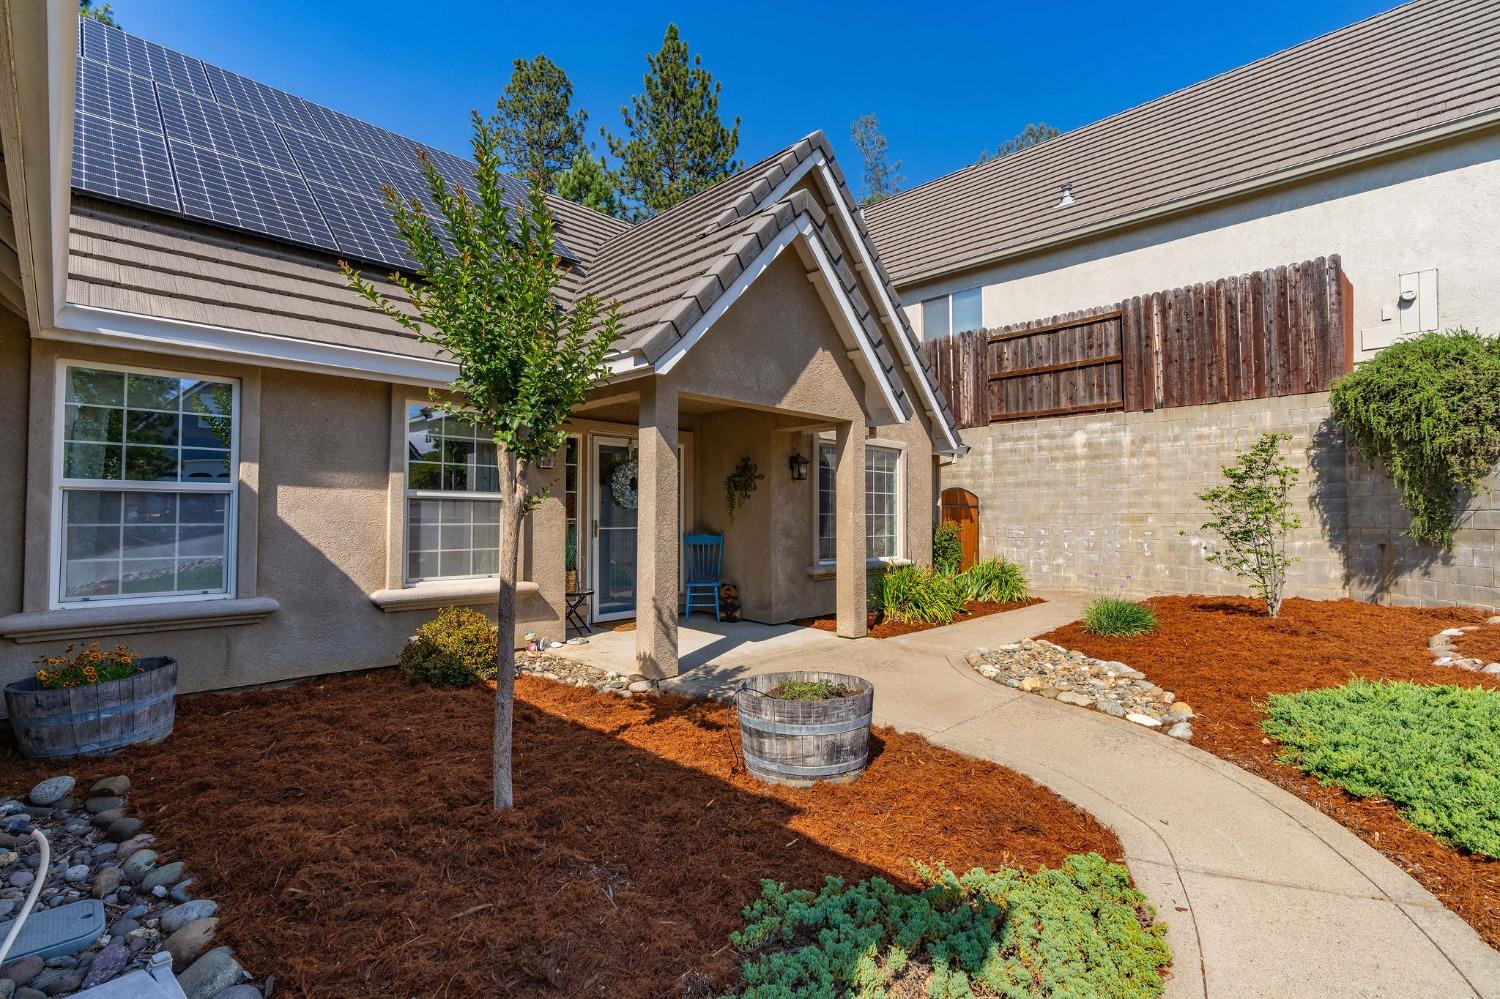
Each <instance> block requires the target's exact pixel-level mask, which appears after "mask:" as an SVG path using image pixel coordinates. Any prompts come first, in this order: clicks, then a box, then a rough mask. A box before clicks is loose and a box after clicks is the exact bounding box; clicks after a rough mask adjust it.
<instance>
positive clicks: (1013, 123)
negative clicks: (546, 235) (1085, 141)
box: [114, 0, 1393, 186]
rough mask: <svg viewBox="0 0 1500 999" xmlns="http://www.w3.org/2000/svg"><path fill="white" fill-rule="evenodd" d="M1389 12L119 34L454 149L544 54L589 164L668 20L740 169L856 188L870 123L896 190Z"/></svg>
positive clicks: (287, 3)
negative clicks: (817, 133)
mask: <svg viewBox="0 0 1500 999" xmlns="http://www.w3.org/2000/svg"><path fill="white" fill-rule="evenodd" d="M1391 6H1393V4H1392V3H1391V2H1389V0H1384V2H1381V0H1373V2H1372V0H1325V2H1323V3H1316V4H1314V3H1307V2H1305V0H1265V2H1255V3H1246V2H1240V3H1235V4H1224V5H1210V6H1208V7H1205V6H1204V5H1202V4H1201V3H1187V2H1184V0H1162V2H1159V3H1155V4H1129V5H1124V4H1118V3H1106V2H1097V0H1094V2H1081V3H1056V2H1053V3H1028V4H1005V5H989V4H979V3H968V4H936V3H929V4H923V5H920V6H916V5H898V4H892V3H885V2H869V3H852V2H846V3H843V4H839V5H824V4H820V3H813V2H801V3H789V2H762V3H755V4H738V3H728V4H725V3H712V4H707V3H694V4H675V5H673V4H657V3H621V2H616V3H610V4H596V3H584V2H578V3H571V4H553V3H540V4H531V3H528V4H517V3H498V4H481V3H475V2H472V0H470V2H463V3H460V2H455V0H427V2H397V0H364V2H358V3H344V2H338V3H335V2H322V0H317V2H309V0H257V2H255V3H249V4H219V3H205V2H202V0H114V11H115V16H116V18H117V19H118V20H119V21H120V24H121V26H122V27H124V28H125V29H126V30H128V31H131V32H134V33H135V34H139V35H143V36H145V37H147V38H151V39H154V40H156V41H159V42H161V43H163V44H165V45H168V46H171V47H173V48H178V49H182V50H183V51H186V52H188V53H190V54H192V55H196V56H198V57H200V58H203V59H206V60H208V61H210V62H215V63H218V64H220V65H222V66H224V67H226V68H228V69H232V70H235V71H236V72H240V73H244V74H245V75H247V76H251V77H254V78H256V79H259V80H261V81H263V82H265V83H268V84H271V85H272V86H277V87H281V88H282V89H285V90H289V91H291V92H293V93H296V94H299V95H301V96H303V97H306V98H308V99H310V100H314V101H317V102H319V103H322V104H326V105H329V106H330V107H334V108H337V109H338V110H340V111H344V112H346V113H348V114H352V115H354V116H355V117H358V118H364V119H366V120H368V121H371V122H374V123H376V124H380V125H383V126H385V127H387V128H390V129H393V130H395V131H397V132H400V133H403V134H405V135H409V136H411V137H413V138H417V139H421V140H423V141H426V142H430V143H432V144H433V145H436V146H439V147H441V148H444V149H449V150H452V151H453V152H457V153H463V152H464V150H465V146H466V141H467V135H468V123H467V112H468V109H469V108H471V107H480V108H484V109H488V108H490V107H492V106H493V103H494V99H495V97H496V96H497V95H498V94H499V92H500V90H501V89H502V88H503V87H504V85H505V82H506V80H507V79H508V78H509V76H510V69H511V62H512V60H513V59H515V58H516V57H518V56H522V57H530V56H532V55H535V54H536V53H538V52H545V53H546V54H547V55H548V56H549V57H551V58H552V59H553V60H554V61H555V62H557V63H558V64H559V65H561V66H562V67H563V69H565V70H566V71H567V72H568V75H569V76H570V77H571V78H572V80H573V82H574V85H575V88H576V96H575V99H576V100H577V101H578V102H579V103H580V104H581V106H583V107H584V108H586V109H587V110H588V112H589V114H590V117H591V121H590V134H591V136H593V137H594V138H595V140H596V142H598V147H599V149H600V150H601V151H602V150H603V143H602V142H601V141H598V126H599V125H600V124H604V125H607V126H608V127H610V128H611V129H613V130H616V131H618V130H619V128H620V124H621V123H620V113H619V107H620V105H621V104H622V103H625V102H627V101H628V100H629V98H630V96H631V95H632V94H636V93H639V92H640V89H641V76H642V74H643V73H644V71H645V68H646V62H645V55H646V53H647V52H654V51H655V50H656V49H657V48H658V47H659V46H660V44H661V36H662V32H663V31H664V30H665V28H666V24H667V22H668V21H670V20H675V21H677V23H678V24H679V25H680V26H681V28H682V32H683V36H684V37H685V38H686V39H687V41H688V43H689V44H690V45H691V46H692V48H693V50H694V51H695V52H698V53H701V54H702V56H703V61H704V65H705V66H707V68H708V69H709V70H710V71H711V72H712V73H713V74H714V76H715V77H716V78H717V79H719V80H720V81H721V82H722V83H723V85H724V92H723V95H722V98H721V102H720V109H721V110H722V111H723V112H724V113H725V114H726V117H732V116H734V115H739V116H740V117H741V119H742V120H743V124H742V127H741V132H740V155H741V158H742V159H745V160H746V161H747V162H748V161H751V160H754V159H756V158H758V157H760V156H763V155H766V154H767V153H770V152H773V151H775V150H776V149H779V148H781V147H783V146H785V145H788V144H790V143H791V142H792V141H794V140H795V139H797V138H799V137H801V136H802V135H805V134H806V133H808V132H810V131H812V130H813V129H816V128H822V129H824V130H825V131H826V132H827V133H828V134H829V136H830V137H831V138H832V139H833V142H834V147H835V149H836V150H838V151H839V154H840V158H841V161H842V162H843V163H844V166H845V169H846V172H847V173H848V174H849V175H850V178H851V180H855V179H856V178H857V177H858V174H859V171H858V164H857V161H856V159H855V154H854V151H853V149H852V148H851V146H850V142H849V124H850V122H851V121H852V120H853V119H854V118H856V117H857V116H859V115H860V114H863V113H866V112H871V111H873V112H875V113H877V114H878V115H879V116H880V120H881V124H882V125H883V126H884V129H885V132H886V135H887V136H888V138H889V140H890V147H891V154H892V156H893V158H895V159H900V160H902V161H903V162H904V166H903V169H902V173H903V174H904V175H905V177H906V180H907V185H906V186H913V185H915V184H919V183H922V182H925V181H928V180H931V179H933V178H934V177H938V176H941V175H942V174H944V173H947V172H948V171H950V170H955V169H957V168H959V167H962V166H964V165H966V164H967V163H970V162H972V161H973V160H974V159H975V158H976V157H977V155H978V154H979V152H980V150H982V149H985V148H990V147H993V146H995V145H996V144H998V143H999V142H1000V141H1002V140H1003V139H1005V138H1007V137H1009V136H1011V135H1014V134H1015V133H1016V132H1017V131H1019V130H1020V129H1021V128H1022V127H1023V126H1025V124H1026V123H1027V122H1028V121H1037V120H1042V121H1046V122H1047V123H1048V124H1051V125H1054V126H1056V127H1058V128H1060V129H1062V130H1064V131H1067V130H1069V129H1073V128H1077V127H1078V126H1080V125H1084V124H1087V123H1088V122H1090V121H1094V120H1096V119H1098V118H1103V117H1105V116H1107V115H1110V114H1113V113H1114V112H1116V111H1120V110H1123V109H1125V108H1128V107H1131V106H1133V105H1136V104H1140V103H1142V102H1143V101H1147V100H1150V99H1152V98H1153V97H1158V96H1160V95H1162V94H1164V93H1168V92H1170V91H1172V90H1176V89H1178V88H1180V87H1184V86H1188V85H1190V84H1192V83H1196V82H1197V81H1199V80H1203V79H1206V78H1207V77H1210V76H1213V75H1215V74H1217V73H1221V72H1224V71H1225V70H1228V69H1232V68H1234V67H1235V66H1239V65H1242V64H1243V63H1246V62H1249V61H1251V60H1253V59H1257V58H1259V57H1261V56H1264V55H1268V54H1270V53H1272V52H1275V51H1277V50H1279V49H1283V48H1286V47H1287V46H1289V45H1294V44H1296V43H1298V42H1301V41H1304V40H1306V39H1308V38H1312V37H1314V36H1316V35H1319V34H1322V33H1324V32H1326V31H1330V30H1332V29H1334V28H1338V27H1341V26H1343V25H1345V24H1349V23H1352V22H1354V21H1357V20H1360V19H1361V18H1365V17H1368V16H1370V15H1371V14H1374V13H1377V12H1379V11H1381V10H1384V9H1387V8H1389V7H1391ZM564 12H565V13H564Z"/></svg>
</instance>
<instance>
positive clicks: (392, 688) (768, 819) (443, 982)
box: [0, 671, 1122, 999]
mask: <svg viewBox="0 0 1500 999" xmlns="http://www.w3.org/2000/svg"><path fill="white" fill-rule="evenodd" d="M518 691H519V698H518V701H519V702H518V705H517V711H516V740H515V744H516V796H517V806H518V807H517V808H516V809H515V810H514V811H513V812H510V813H507V814H505V815H501V816H496V815H494V814H493V813H491V812H490V810H489V778H490V765H489V760H490V756H489V744H490V741H489V740H490V724H491V717H492V705H493V698H492V695H491V694H490V692H489V691H488V690H485V689H482V688H479V689H474V690H467V691H439V690H434V689H432V688H429V687H413V686H408V685H407V684H405V683H403V682H402V681H401V679H400V678H399V677H398V676H397V675H395V673H394V672H393V671H380V672H374V673H364V674H356V675H345V676H338V677H330V678H325V679H322V680H318V681H310V682H307V683H303V684H301V685H299V686H296V687H292V688H289V689H282V690H262V691H256V692H252V693H246V694H238V695H204V696H199V697H192V698H185V699H183V700H181V701H180V702H179V704H178V714H177V727H176V732H175V734H174V735H173V737H172V738H171V739H170V740H169V741H168V742H166V743H164V744H162V745H160V746H153V747H146V748H141V749H136V750H131V751H128V752H127V753H125V754H123V755H121V756H119V757H116V758H114V759H113V760H106V761H90V762H88V763H86V764H74V765H71V766H70V767H69V772H71V773H73V774H74V775H75V776H76V777H78V778H79V780H80V783H82V784H83V786H85V787H87V786H88V782H90V781H93V780H95V779H97V778H98V777H101V776H105V775H107V774H111V773H126V774H129V775H130V777H131V780H132V781H133V782H134V783H135V789H134V790H132V792H131V806H132V807H133V809H135V810H136V811H137V812H138V813H139V814H140V815H142V816H143V817H144V818H145V819H146V823H147V825H146V828H147V830H148V831H150V832H152V833H154V834H156V835H157V836H158V837H159V838H160V840H161V844H162V845H161V846H160V849H161V850H162V851H163V853H164V854H165V855H167V856H170V857H172V858H175V859H182V860H185V861H186V862H187V864H188V867H189V869H190V870H191V871H192V872H193V873H194V874H195V875H196V876H197V878H198V881H197V890H198V891H199V892H201V893H202V894H203V895H204V896H207V897H212V898H215V899H217V900H218V901H219V902H220V904H221V906H222V908H221V909H220V915H221V916H222V917H223V923H222V925H221V926H220V932H221V934H222V937H223V942H225V943H229V944H231V945H233V947H234V948H235V952H236V955H237V956H238V958H239V959H240V961H241V962H242V963H243V964H244V965H245V966H246V967H247V968H248V969H250V970H251V971H252V972H253V973H255V974H274V975H275V976H276V984H277V989H276V994H277V996H278V997H282V996H317V997H320V999H323V997H330V996H382V997H384V996H410V995H422V996H453V997H457V996H480V995H484V996H491V995H506V996H541V995H546V996H554V995H555V996H583V995H592V996H652V997H655V996H674V995H678V994H679V993H680V991H681V989H682V986H683V983H684V981H689V982H695V983H696V986H697V988H698V989H699V990H701V989H702V988H703V987H704V986H705V985H712V986H714V987H716V988H727V987H729V986H731V985H732V984H733V982H734V980H735V977H736V975H737V972H738V962H739V958H738V957H737V955H736V954H735V953H734V952H733V951H732V950H731V948H730V947H729V946H728V936H729V933H730V931H731V930H733V929H734V928H736V927H737V926H738V925H740V923H741V922H742V920H741V919H740V914H739V913H740V909H741V907H742V906H744V905H745V904H746V903H747V902H749V901H750V900H751V899H753V898H754V897H755V896H756V895H757V894H758V892H759V883H758V882H759V879H761V878H775V879H778V880H782V881H786V882H789V883H792V884H796V885H806V886H811V887H817V886H820V885H821V884H822V881H823V878H824V877H825V876H826V875H830V874H833V875H840V876H842V877H845V878H851V879H859V878H866V877H870V876H873V875H881V876H884V877H886V878H888V879H894V880H896V881H899V882H903V883H909V882H910V875H911V868H910V865H909V863H908V860H909V858H916V859H923V860H937V859H941V860H945V861H947V862H948V863H949V864H950V865H951V866H953V867H955V868H957V869H959V870H963V869H965V868H968V867H970V866H972V865H979V866H983V867H987V868H994V867H999V866H1001V865H1015V866H1020V867H1025V868H1031V869H1034V868H1036V867H1038V866H1040V865H1044V864H1045V865H1055V864H1057V863H1058V862H1060V861H1061V860H1062V859H1063V858H1064V857H1065V856H1067V855H1068V854H1071V853H1078V852H1086V851H1089V850H1095V851H1098V852H1100V853H1101V854H1103V855H1104V856H1106V857H1109V858H1110V859H1114V860H1119V859H1120V858H1121V857H1122V851H1121V848H1120V844H1119V841H1118V840H1116V839H1115V837H1114V835H1113V834H1112V833H1110V832H1109V831H1108V830H1107V829H1105V828H1104V827H1103V826H1101V825H1100V824H1099V823H1098V822H1097V821H1095V820H1094V819H1093V818H1092V817H1091V816H1089V815H1088V814H1086V813H1084V812H1082V811H1079V810H1078V809H1076V808H1074V807H1073V806H1072V805H1069V804H1067V803H1066V802H1064V801H1062V800H1061V799H1060V798H1058V797H1056V796H1055V795H1053V794H1052V793H1051V792H1049V791H1046V790H1044V789H1042V788H1041V787H1039V786H1037V785H1035V784H1033V783H1032V782H1031V781H1029V780H1027V779H1026V778H1024V777H1022V776H1020V775H1018V774H1016V773H1014V772H1012V771H1009V770H1006V769H1004V768H1002V767H998V766H995V765H993V764H990V763H985V762H983V761H978V760H973V759H969V758H967V757H963V756H960V755H958V754H957V753H953V752H950V751H947V750H944V749H939V748H936V747H934V746H932V745H930V744H929V743H927V742H926V741H925V740H923V739H921V738H919V737H916V736H911V735H901V734H898V733H896V732H894V731H892V730H889V729H877V730H876V732H875V734H874V737H873V747H872V748H874V750H875V757H874V759H873V761H872V763H871V764H870V767H869V769H868V770H867V771H866V772H865V774H864V775H863V776H862V777H861V778H860V779H859V781H858V782H856V783H855V784H852V785H849V786H843V787H827V786H824V787H817V788H814V789H811V790H802V791H799V790H792V789H784V788H773V787H769V786H767V785H763V784H760V783H758V782H756V781H755V780H754V779H752V778H750V777H748V776H746V775H745V774H744V773H742V772H739V771H738V770H737V768H736V767H735V763H734V760H735V756H734V750H733V748H732V742H731V733H732V731H733V728H732V726H733V715H732V713H731V709H730V708H729V707H728V706H725V705H722V704H719V703H716V702H706V701H690V700H686V699H683V698H679V697H662V698H659V699H648V698H632V699H630V700H625V699H621V698H619V697H616V696H613V695H608V694H598V693H595V692H594V691H592V690H580V689H577V688H572V687H567V686H563V685H561V684H556V683H550V682H547V681H543V680H537V679H532V678H528V677H522V678H521V679H520V681H519V684H518ZM59 769H60V768H59V767H58V766H56V765H53V766H39V765H37V764H36V763H33V762H30V761H26V760H22V759H20V758H19V757H17V756H16V755H15V754H14V752H13V751H10V750H6V751H4V752H3V753H0V777H3V779H4V786H5V787H6V788H9V789H10V790H12V791H21V790H23V789H25V788H26V787H29V782H31V781H32V780H34V779H37V778H39V777H40V776H44V775H46V774H49V773H56V772H58V770H59Z"/></svg>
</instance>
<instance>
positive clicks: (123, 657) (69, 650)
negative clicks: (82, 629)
mask: <svg viewBox="0 0 1500 999" xmlns="http://www.w3.org/2000/svg"><path fill="white" fill-rule="evenodd" d="M140 659H141V657H140V656H139V655H138V654H136V653H135V652H132V651H131V650H130V648H129V647H127V646H124V645H116V646H115V647H114V648H113V649H110V650H109V651H108V652H106V651H104V650H103V649H101V648H100V647H99V643H98V642H90V643H89V647H88V648H86V649H84V650H83V651H82V652H80V653H78V654H77V655H74V654H73V643H72V642H69V643H68V645H67V647H66V648H65V649H64V650H63V654H62V655H60V656H42V657H41V658H40V659H37V660H36V662H35V665H36V667H37V671H36V682H37V683H38V684H40V685H41V686H43V687H46V688H47V689H49V690H57V689H62V688H66V687H86V686H88V685H89V684H91V683H108V682H109V681H110V680H123V679H125V678H126V677H127V676H134V675H135V674H137V673H139V672H140V671H141V666H140Z"/></svg>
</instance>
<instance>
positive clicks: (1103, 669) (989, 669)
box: [965, 638, 1193, 739]
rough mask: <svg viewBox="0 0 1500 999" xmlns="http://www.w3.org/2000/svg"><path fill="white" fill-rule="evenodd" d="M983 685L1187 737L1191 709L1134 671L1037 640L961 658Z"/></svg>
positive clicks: (1122, 664) (986, 650)
mask: <svg viewBox="0 0 1500 999" xmlns="http://www.w3.org/2000/svg"><path fill="white" fill-rule="evenodd" d="M965 661H966V662H968V664H969V666H970V668H972V669H973V670H974V671H975V672H977V673H978V674H979V675H980V676H983V677H984V678H985V679H987V680H993V681H994V682H995V683H999V684H1004V685H1005V686H1007V687H1011V688H1014V689H1016V690H1021V691H1025V692H1026V693H1028V694H1036V695H1038V696H1041V697H1046V698H1048V699H1050V700H1055V701H1061V702H1062V703H1064V704H1072V705H1076V706H1078V707H1086V708H1092V709H1093V710H1095V711H1098V712H1099V713H1101V714H1106V715H1109V716H1111V717H1113V718H1124V719H1127V720H1129V721H1132V722H1135V723H1136V724H1138V725H1141V726H1142V727H1145V728H1152V729H1159V730H1161V731H1163V732H1165V733H1166V734H1168V735H1171V736H1172V737H1174V738H1177V739H1191V738H1192V737H1193V726H1192V724H1191V722H1192V719H1193V708H1192V705H1190V704H1188V703H1187V702H1185V701H1179V700H1177V697H1176V695H1175V694H1173V693H1172V691H1170V690H1163V689H1162V688H1160V687H1158V686H1157V685H1156V684H1154V683H1152V682H1151V681H1150V680H1149V679H1147V678H1146V674H1144V673H1142V672H1141V671H1140V670H1136V669H1131V668H1130V667H1129V666H1127V665H1125V664H1124V663H1121V662H1114V661H1112V660H1104V659H1094V658H1092V657H1090V656H1087V655H1084V654H1083V653H1082V652H1077V651H1074V650H1070V649H1065V648H1063V647H1062V646H1060V645H1054V644H1053V643H1051V642H1048V641H1044V640H1042V639H1034V638H1028V639H1024V640H1023V641H1020V642H1017V643H1015V644H1014V645H1004V646H1001V647H1000V648H996V649H978V650H976V651H975V652H973V653H971V654H970V655H969V656H967V657H966V659H965Z"/></svg>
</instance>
